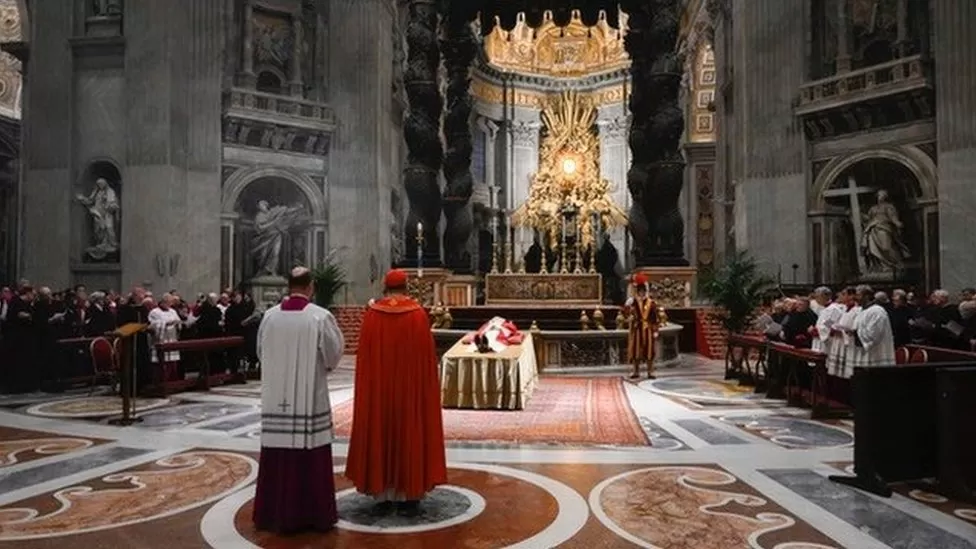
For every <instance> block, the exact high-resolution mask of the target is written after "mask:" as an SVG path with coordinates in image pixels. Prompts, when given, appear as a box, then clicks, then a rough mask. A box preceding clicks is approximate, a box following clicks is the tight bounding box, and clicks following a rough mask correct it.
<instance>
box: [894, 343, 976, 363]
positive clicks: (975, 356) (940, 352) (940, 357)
mask: <svg viewBox="0 0 976 549" xmlns="http://www.w3.org/2000/svg"><path fill="white" fill-rule="evenodd" d="M904 349H905V350H907V351H908V356H909V362H915V361H914V360H913V358H915V357H917V356H919V355H924V356H925V360H924V361H923V362H924V363H927V364H937V363H940V362H968V361H970V360H972V361H974V362H976V353H971V352H969V351H959V350H956V349H943V348H942V347H929V346H928V345H905V346H904Z"/></svg>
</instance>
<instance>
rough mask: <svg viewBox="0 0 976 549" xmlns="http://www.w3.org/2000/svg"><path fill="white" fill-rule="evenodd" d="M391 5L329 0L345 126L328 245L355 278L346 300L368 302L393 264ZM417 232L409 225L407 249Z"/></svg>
mask: <svg viewBox="0 0 976 549" xmlns="http://www.w3.org/2000/svg"><path fill="white" fill-rule="evenodd" d="M386 4H388V3H387V2H383V1H382V0H331V1H330V6H329V26H330V30H329V35H328V40H329V47H328V49H327V51H328V55H329V58H328V63H329V69H328V71H329V75H330V81H329V104H330V106H332V108H333V109H335V112H336V118H337V125H338V127H339V130H338V131H337V132H336V134H335V136H334V137H333V140H332V145H331V147H332V148H331V151H330V158H329V160H330V163H329V175H328V180H329V189H328V201H329V225H328V228H329V230H328V235H327V240H328V241H327V242H326V244H325V247H326V249H327V250H328V249H341V250H343V252H342V253H341V255H340V256H339V260H340V261H341V263H342V265H343V267H344V268H345V270H346V273H347V275H348V278H349V281H350V286H349V288H348V293H347V295H344V296H343V300H344V299H345V297H348V299H349V302H351V303H365V302H366V301H367V300H368V299H369V298H370V297H374V296H375V295H377V292H378V291H379V289H380V288H379V284H380V281H379V279H380V278H381V277H382V272H380V271H381V270H382V269H380V266H383V267H385V266H386V265H389V264H390V234H389V231H390V229H389V226H390V216H391V215H392V213H391V212H390V208H391V205H390V195H391V189H392V188H393V187H395V186H398V185H399V183H398V182H399V181H400V178H401V173H400V168H401V164H400V161H399V154H400V152H399V148H398V143H399V142H400V141H401V139H402V136H401V134H400V133H399V132H398V131H397V128H396V125H395V124H394V123H393V112H394V110H395V105H394V98H393V94H392V93H391V90H392V87H393V70H392V64H391V63H390V61H389V60H390V59H391V58H392V55H393V44H392V41H391V40H377V39H376V36H378V35H380V33H383V36H387V34H388V33H389V29H390V28H391V26H392V22H393V20H392V17H393V13H392V10H390V9H388V6H386ZM377 211H378V212H380V213H379V214H377V213H376V212H377ZM365 212H372V214H371V215H365ZM414 225H416V221H414ZM435 226H436V225H435ZM432 228H433V227H432ZM408 231H409V227H408ZM415 234H416V230H413V231H409V232H407V242H406V243H405V244H406V245H407V247H408V249H409V245H410V242H409V239H411V238H413V237H414V236H415ZM412 249H413V250H416V242H414V244H413V248H412Z"/></svg>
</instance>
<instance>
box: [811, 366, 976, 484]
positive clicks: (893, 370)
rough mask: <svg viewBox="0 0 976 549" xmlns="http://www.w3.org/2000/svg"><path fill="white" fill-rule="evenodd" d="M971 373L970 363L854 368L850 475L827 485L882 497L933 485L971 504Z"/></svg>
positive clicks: (975, 376) (975, 435) (974, 468)
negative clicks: (905, 487)
mask: <svg viewBox="0 0 976 549" xmlns="http://www.w3.org/2000/svg"><path fill="white" fill-rule="evenodd" d="M974 367H976V361H967V362H955V363H930V364H898V365H891V366H873V367H867V368H865V367H857V368H855V369H854V376H853V378H852V380H851V381H852V386H853V396H854V403H855V405H856V406H855V408H854V473H855V476H853V477H851V476H845V475H835V476H831V477H830V479H831V480H832V481H834V482H839V483H841V484H845V485H848V486H853V487H855V488H859V489H861V490H865V491H867V492H871V493H873V494H877V495H879V496H882V497H889V496H891V488H889V486H888V484H889V483H893V482H902V481H909V480H918V479H928V478H939V479H941V480H942V481H943V482H944V483H946V484H947V488H948V489H949V490H950V491H953V492H954V495H955V496H956V497H961V496H967V498H968V499H971V498H972V497H973V492H972V490H973V483H974V482H976V478H974V476H976V458H974V457H973V455H974V454H976V450H974V449H973V444H974V442H973V441H974V439H976V428H974V427H973V426H972V422H971V418H972V414H973V413H974V412H973V411H974V409H976V405H974V400H976V398H974V397H976V394H974V392H976V373H974V372H973V368H974ZM962 379H964V380H965V381H964V382H963V381H958V380H962ZM960 384H961V385H960ZM940 385H941V390H940ZM960 386H961V387H962V389H960ZM960 391H961V392H960ZM950 395H951V398H949V396H950ZM940 407H941V408H942V409H941V410H940ZM960 413H963V414H966V413H968V414H969V415H968V416H965V417H963V416H960V415H959V414H960ZM960 445H962V446H960ZM967 456H968V457H969V460H968V461H966V457H967Z"/></svg>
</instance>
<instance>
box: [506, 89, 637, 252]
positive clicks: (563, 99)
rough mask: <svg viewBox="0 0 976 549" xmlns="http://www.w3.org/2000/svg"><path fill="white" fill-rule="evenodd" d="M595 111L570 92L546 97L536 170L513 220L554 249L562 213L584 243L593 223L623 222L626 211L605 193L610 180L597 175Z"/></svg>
mask: <svg viewBox="0 0 976 549" xmlns="http://www.w3.org/2000/svg"><path fill="white" fill-rule="evenodd" d="M596 115H597V110H596V106H595V104H594V102H593V98H592V97H590V96H589V95H586V94H581V93H578V92H575V91H567V92H563V93H561V94H558V95H554V96H552V97H549V98H548V99H547V100H546V106H545V108H544V109H543V111H542V121H543V123H544V124H545V127H546V135H545V138H544V139H543V140H542V144H541V146H540V148H539V171H538V172H537V173H536V174H535V175H534V176H533V177H532V184H531V186H530V187H529V196H528V199H526V201H525V202H524V203H522V205H521V206H519V207H518V209H516V210H515V212H514V213H513V214H512V223H513V224H514V225H515V226H517V227H530V228H532V229H535V230H537V231H539V232H540V233H541V234H542V235H543V237H544V238H549V242H550V246H552V247H553V248H555V247H556V246H558V244H559V239H560V236H561V231H562V230H563V222H564V217H566V216H572V219H573V222H574V223H576V224H577V226H578V228H579V234H580V242H579V243H580V245H581V246H583V247H584V248H585V247H588V246H590V245H591V244H594V243H595V241H596V235H597V225H596V224H598V225H599V227H600V228H601V229H602V228H612V227H620V226H626V225H627V214H626V213H624V211H623V210H621V209H620V208H619V207H617V205H616V204H614V203H613V200H612V199H611V198H610V191H611V184H610V182H609V181H607V180H606V179H603V178H602V177H600V140H599V138H598V136H597V133H596V130H595V127H594V124H595V122H596Z"/></svg>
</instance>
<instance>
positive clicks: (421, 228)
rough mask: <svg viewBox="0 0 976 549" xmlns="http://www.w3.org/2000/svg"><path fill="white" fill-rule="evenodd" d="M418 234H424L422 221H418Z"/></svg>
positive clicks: (421, 235)
mask: <svg viewBox="0 0 976 549" xmlns="http://www.w3.org/2000/svg"><path fill="white" fill-rule="evenodd" d="M417 236H420V237H423V236H424V223H423V222H422V221H418V222H417Z"/></svg>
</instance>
